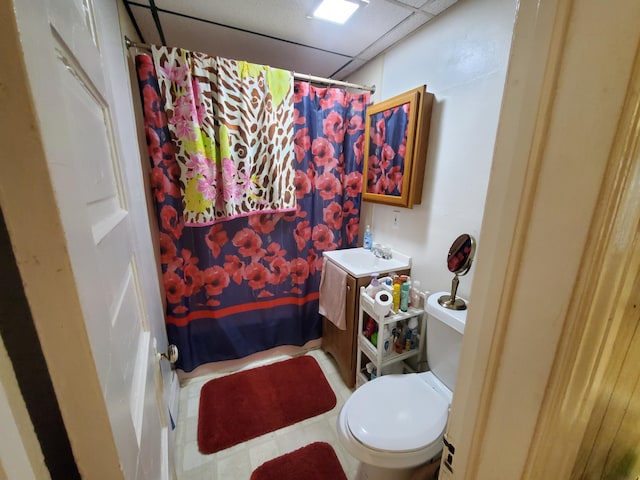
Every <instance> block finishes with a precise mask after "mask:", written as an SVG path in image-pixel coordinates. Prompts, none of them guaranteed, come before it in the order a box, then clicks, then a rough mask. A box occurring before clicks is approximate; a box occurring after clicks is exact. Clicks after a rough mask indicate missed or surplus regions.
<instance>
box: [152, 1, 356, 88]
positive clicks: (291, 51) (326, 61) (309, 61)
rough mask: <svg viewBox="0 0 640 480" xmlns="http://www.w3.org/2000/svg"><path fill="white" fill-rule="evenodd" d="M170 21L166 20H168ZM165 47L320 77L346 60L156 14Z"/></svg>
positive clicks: (222, 28) (343, 57)
mask: <svg viewBox="0 0 640 480" xmlns="http://www.w3.org/2000/svg"><path fill="white" fill-rule="evenodd" d="M169 20H170V21H169ZM160 21H161V22H162V25H163V28H164V33H165V38H166V40H167V45H168V46H171V47H180V48H185V49H187V50H195V51H201V52H204V53H208V54H209V55H216V56H221V57H225V58H232V59H235V60H247V61H249V62H252V63H260V64H264V65H270V66H272V67H278V68H284V69H287V70H294V71H297V72H299V73H307V74H311V75H318V76H322V77H326V76H329V75H331V74H333V73H334V72H335V71H336V70H338V69H340V68H341V67H342V66H343V65H344V64H345V63H347V62H349V61H350V60H351V59H350V57H346V56H342V55H335V54H331V53H326V52H323V51H319V50H314V49H311V48H305V47H301V46H298V45H293V44H290V43H286V42H281V41H278V40H274V39H270V38H264V37H260V36H258V35H253V34H247V33H243V32H238V31H236V30H232V29H228V28H225V27H219V26H216V25H211V24H207V23H204V24H199V25H198V28H193V27H192V21H190V20H188V19H186V18H182V17H176V16H174V15H168V14H163V13H161V14H160Z"/></svg>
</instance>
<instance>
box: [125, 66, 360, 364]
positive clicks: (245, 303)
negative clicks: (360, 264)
mask: <svg viewBox="0 0 640 480" xmlns="http://www.w3.org/2000/svg"><path fill="white" fill-rule="evenodd" d="M136 65H137V72H138V80H139V85H140V93H141V97H142V100H143V107H144V119H145V130H146V135H147V143H148V149H149V158H150V162H151V186H152V191H153V196H154V198H155V201H156V207H157V214H158V224H159V230H160V233H159V234H160V263H161V267H162V273H163V281H164V287H165V291H166V299H167V312H166V323H167V333H168V336H169V341H170V342H171V343H174V344H175V345H177V346H178V348H179V350H180V358H179V360H178V365H177V367H178V368H180V369H182V370H184V371H187V372H188V371H192V370H193V369H194V368H196V367H198V366H199V365H202V364H205V363H209V362H215V361H222V360H230V359H236V358H242V357H245V356H247V355H250V354H252V353H255V352H259V351H263V350H267V349H270V348H273V347H277V346H281V345H304V344H305V343H306V342H308V341H310V340H313V339H317V338H319V337H320V336H321V335H322V331H321V328H322V323H321V319H320V316H319V314H318V297H319V294H318V291H319V284H320V274H321V268H322V252H323V251H326V250H334V249H337V248H350V247H355V246H356V245H357V240H358V238H357V236H358V226H359V217H360V201H361V188H362V187H361V186H362V155H363V140H364V139H363V134H364V110H365V108H366V105H367V104H368V103H369V94H368V93H362V94H349V93H346V92H345V91H343V90H341V89H336V88H316V87H313V86H311V85H309V84H308V83H302V82H296V83H295V84H294V98H293V101H294V112H293V113H294V130H293V139H294V152H295V155H294V160H293V163H294V168H295V172H294V185H295V197H296V201H297V203H296V207H295V210H293V211H291V212H285V213H256V214H252V215H248V216H246V217H240V218H233V219H229V220H226V221H224V222H218V223H214V224H213V225H209V226H187V225H185V221H184V216H183V199H182V198H181V197H182V195H181V191H180V174H181V171H180V166H179V165H178V163H177V161H176V155H175V153H176V146H175V145H174V143H173V142H172V139H171V135H170V132H169V129H168V121H167V115H166V113H165V110H164V105H163V101H162V98H161V95H160V91H159V87H158V80H157V75H156V72H155V69H154V66H153V61H152V59H151V57H149V56H148V55H138V56H137V57H136Z"/></svg>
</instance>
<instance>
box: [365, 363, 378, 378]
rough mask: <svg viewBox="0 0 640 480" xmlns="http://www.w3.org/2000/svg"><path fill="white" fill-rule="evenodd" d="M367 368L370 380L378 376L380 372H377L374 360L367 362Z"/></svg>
mask: <svg viewBox="0 0 640 480" xmlns="http://www.w3.org/2000/svg"><path fill="white" fill-rule="evenodd" d="M365 368H366V370H367V373H368V374H369V380H373V379H374V378H376V376H377V373H378V372H376V368H375V366H374V365H373V362H369V363H367V365H366V366H365Z"/></svg>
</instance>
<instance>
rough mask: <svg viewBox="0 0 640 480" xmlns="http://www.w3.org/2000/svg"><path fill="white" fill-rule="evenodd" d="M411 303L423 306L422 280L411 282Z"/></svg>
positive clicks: (415, 305) (413, 305)
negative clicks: (421, 294)
mask: <svg viewBox="0 0 640 480" xmlns="http://www.w3.org/2000/svg"><path fill="white" fill-rule="evenodd" d="M409 303H410V304H411V306H412V307H414V308H422V297H421V296H420V281H419V280H414V281H413V282H411V290H410V291H409Z"/></svg>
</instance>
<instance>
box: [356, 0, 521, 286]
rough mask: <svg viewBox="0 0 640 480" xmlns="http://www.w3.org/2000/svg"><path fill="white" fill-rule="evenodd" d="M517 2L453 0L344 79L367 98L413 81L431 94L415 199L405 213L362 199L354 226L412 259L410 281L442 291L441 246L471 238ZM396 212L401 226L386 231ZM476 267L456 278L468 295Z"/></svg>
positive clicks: (445, 281) (445, 276)
mask: <svg viewBox="0 0 640 480" xmlns="http://www.w3.org/2000/svg"><path fill="white" fill-rule="evenodd" d="M515 11H516V1H515V0H460V1H459V2H458V3H457V4H456V5H454V6H452V7H450V8H449V9H448V10H447V11H445V12H444V13H443V14H441V15H440V16H438V17H436V18H435V19H433V20H431V21H430V22H429V23H427V24H426V25H425V26H424V27H422V28H421V29H420V30H418V31H417V32H416V33H414V34H413V35H411V36H410V37H409V38H407V39H405V40H403V41H402V42H401V43H400V44H398V45H396V46H395V47H393V48H392V49H390V50H389V51H387V52H386V53H384V54H382V55H381V56H379V57H377V58H376V59H374V60H373V61H372V62H369V63H368V64H367V65H365V66H364V67H363V68H362V69H360V70H359V71H358V72H356V73H354V74H353V75H352V76H351V77H350V78H349V81H352V82H356V83H360V84H367V85H371V84H374V85H376V93H375V95H374V96H373V99H374V101H380V100H385V99H387V98H390V97H393V96H395V95H397V94H400V93H403V92H404V91H406V90H410V89H412V88H415V87H417V86H419V85H422V84H426V85H427V90H428V91H429V92H432V93H433V94H434V95H435V102H434V106H433V114H432V118H431V131H430V136H429V151H428V154H427V165H426V169H425V178H424V190H423V195H422V203H421V204H420V205H416V206H414V207H413V209H404V208H398V207H391V206H386V205H378V204H374V203H369V202H363V207H362V221H361V225H362V228H364V226H365V225H367V224H371V229H372V231H373V235H374V242H376V243H382V244H385V245H390V246H392V247H393V248H394V249H396V250H398V251H400V252H402V253H405V254H408V255H410V256H411V257H412V259H413V268H412V278H413V279H416V280H420V281H421V283H422V288H423V289H426V290H429V291H431V292H435V291H440V290H449V289H450V286H451V280H452V278H453V276H452V274H451V273H449V271H448V270H447V265H446V257H447V252H448V251H449V247H450V246H451V243H452V242H453V240H455V238H456V237H457V236H458V235H460V234H461V233H470V234H472V235H473V236H474V237H476V240H477V241H478V248H479V249H481V248H482V239H481V238H479V233H480V225H481V222H482V214H483V211H484V204H485V196H486V192H487V185H488V182H489V174H490V169H491V160H492V156H493V147H494V143H495V136H496V130H497V126H498V114H499V111H500V104H501V99H502V93H503V88H504V81H505V75H506V69H507V63H508V59H509V58H508V57H509V49H510V43H511V35H512V30H513V23H514V18H515ZM394 211H396V212H399V214H398V215H399V228H398V229H392V228H391V224H392V218H393V214H394ZM473 272H474V269H473V268H472V269H471V271H470V272H469V274H468V275H467V276H465V277H461V279H460V287H459V290H458V293H459V295H461V296H462V297H465V298H468V297H469V292H470V291H471V282H472V278H473Z"/></svg>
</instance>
